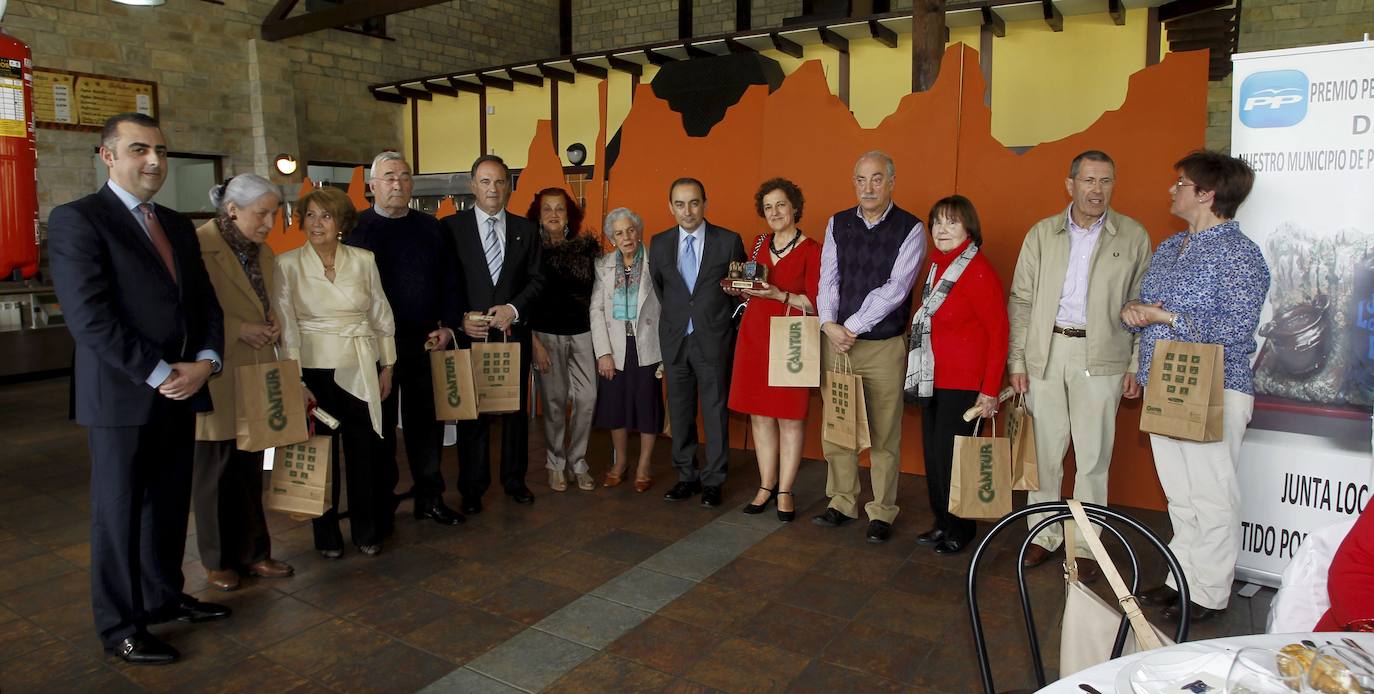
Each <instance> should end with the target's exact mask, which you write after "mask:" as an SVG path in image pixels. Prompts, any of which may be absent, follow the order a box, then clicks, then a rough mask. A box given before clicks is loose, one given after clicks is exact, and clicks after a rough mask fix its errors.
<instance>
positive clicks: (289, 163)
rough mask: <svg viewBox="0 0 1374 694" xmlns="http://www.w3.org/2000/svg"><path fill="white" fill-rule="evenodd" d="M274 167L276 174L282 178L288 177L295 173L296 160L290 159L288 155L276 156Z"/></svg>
mask: <svg viewBox="0 0 1374 694" xmlns="http://www.w3.org/2000/svg"><path fill="white" fill-rule="evenodd" d="M276 165H277V172H278V173H280V174H281V175H283V176H290V175H291V174H293V173H296V159H295V157H292V156H291V155H290V154H285V153H282V154H278V155H277V162H276Z"/></svg>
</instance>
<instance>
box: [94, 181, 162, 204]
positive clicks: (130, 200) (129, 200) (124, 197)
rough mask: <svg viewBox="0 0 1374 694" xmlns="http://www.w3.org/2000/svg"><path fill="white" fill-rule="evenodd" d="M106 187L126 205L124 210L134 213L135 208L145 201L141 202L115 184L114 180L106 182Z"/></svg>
mask: <svg viewBox="0 0 1374 694" xmlns="http://www.w3.org/2000/svg"><path fill="white" fill-rule="evenodd" d="M105 185H107V186H109V187H110V190H111V191H113V192H114V194H115V197H117V198H119V201H120V202H122V203H124V209H126V210H128V211H130V212H133V211H134V208H136V207H138V206H139V205H142V204H143V201H142V200H139V199H138V197H137V196H135V195H134V194H133V193H130V192H129V191H127V190H124V189H123V188H120V187H119V184H117V183H115V182H114V179H113V178H112V179H110V180H108V181H106V182H105ZM150 202H151V201H150Z"/></svg>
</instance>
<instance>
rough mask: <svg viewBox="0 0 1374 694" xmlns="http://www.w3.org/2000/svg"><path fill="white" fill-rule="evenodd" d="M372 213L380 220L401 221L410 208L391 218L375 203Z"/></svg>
mask: <svg viewBox="0 0 1374 694" xmlns="http://www.w3.org/2000/svg"><path fill="white" fill-rule="evenodd" d="M372 211H373V212H376V213H377V216H378V217H381V218H382V219H401V218H403V217H405V216H406V215H408V214H410V208H406V211H405V212H402V213H401V214H400V215H398V216H395V217H393V216H391V215H390V214H389V213H387V211H386V210H384V209H382V206H381V205H378V204H375V203H374V204H373V205H372ZM479 211H480V210H479Z"/></svg>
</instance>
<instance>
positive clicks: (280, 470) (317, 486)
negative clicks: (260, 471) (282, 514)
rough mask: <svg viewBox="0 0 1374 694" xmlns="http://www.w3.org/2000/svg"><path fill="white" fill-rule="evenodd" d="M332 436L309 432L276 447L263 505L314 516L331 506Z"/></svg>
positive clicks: (316, 516) (321, 513)
mask: <svg viewBox="0 0 1374 694" xmlns="http://www.w3.org/2000/svg"><path fill="white" fill-rule="evenodd" d="M332 444H333V439H331V438H330V437H328V436H312V437H310V438H309V439H307V440H306V441H304V442H303V443H296V444H292V445H289V446H279V447H277V450H276V454H275V455H274V457H273V461H272V480H271V483H270V484H269V485H268V488H267V499H266V502H265V505H266V506H267V508H269V509H272V510H274V511H286V512H288V513H300V514H303V515H307V516H311V517H314V518H318V517H320V516H322V515H324V512H325V511H328V510H329V509H330V507H331V506H333V505H334V504H333V492H334V485H333V480H331V479H330V474H329V471H330V465H329V456H330V447H331V445H332Z"/></svg>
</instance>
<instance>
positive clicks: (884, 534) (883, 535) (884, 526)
mask: <svg viewBox="0 0 1374 694" xmlns="http://www.w3.org/2000/svg"><path fill="white" fill-rule="evenodd" d="M867 537H868V541H869V542H872V543H873V544H875V545H876V544H881V543H883V542H887V538H889V537H892V524H891V523H888V522H887V521H880V520H874V521H869V522H868V533H867Z"/></svg>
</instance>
